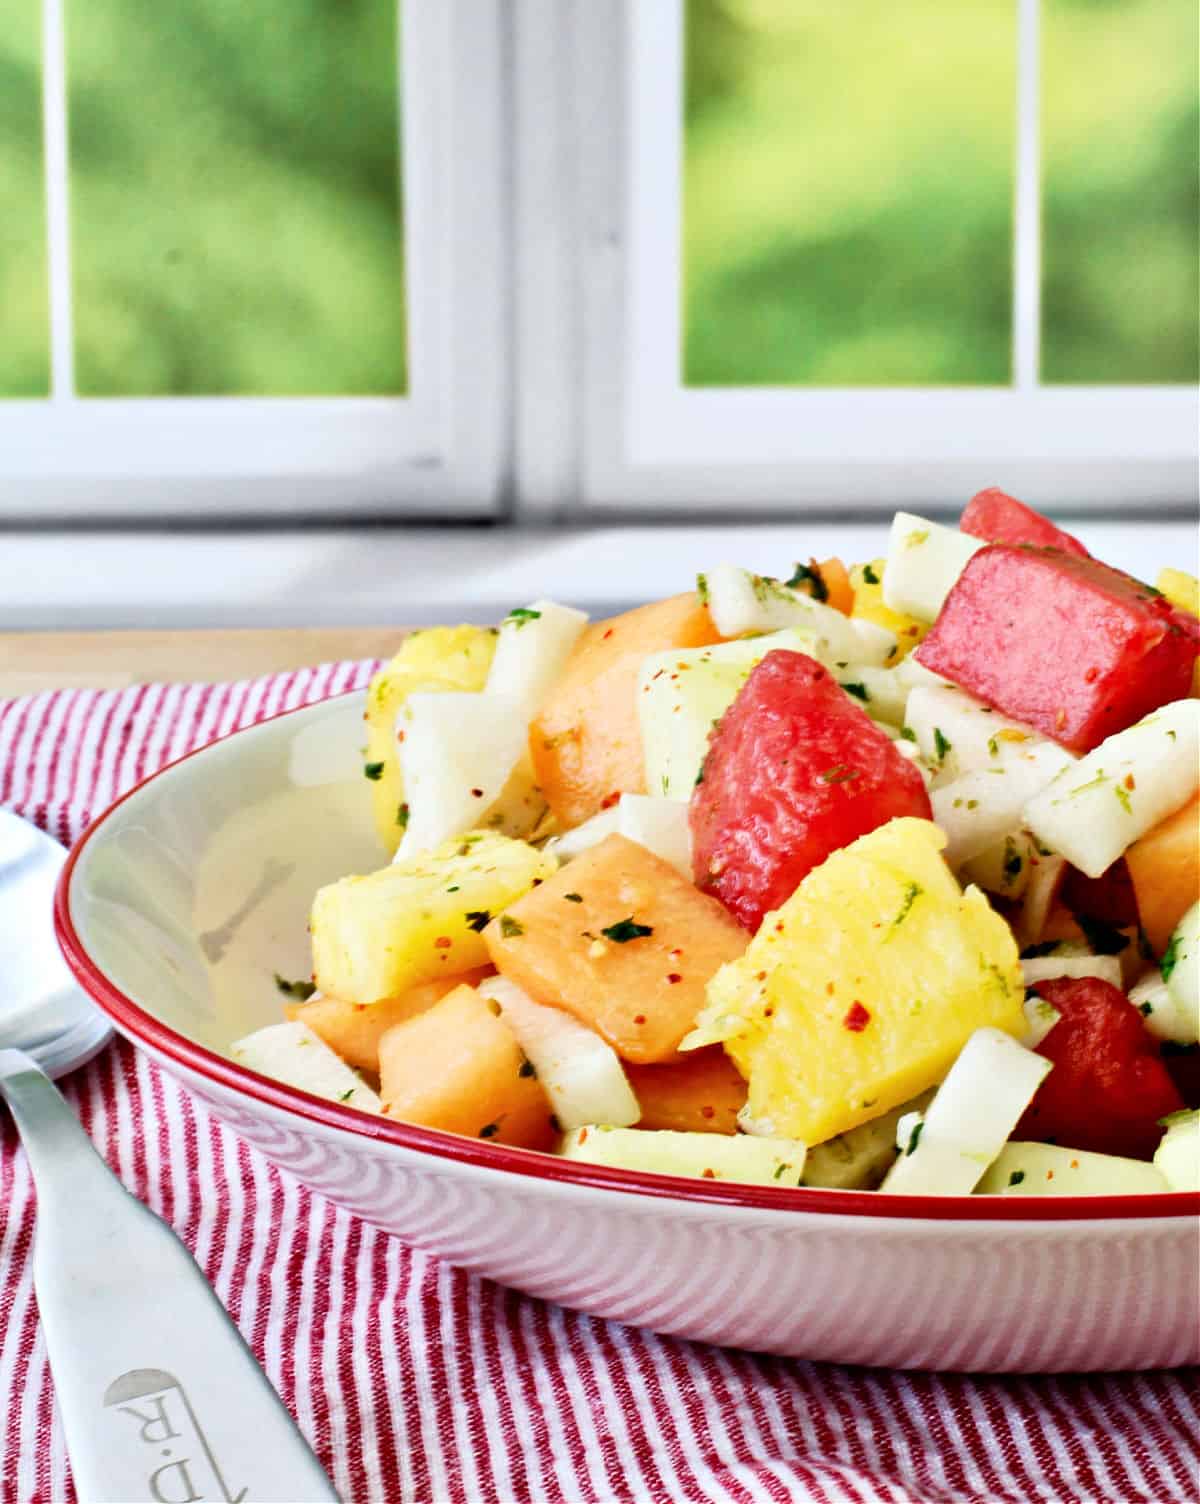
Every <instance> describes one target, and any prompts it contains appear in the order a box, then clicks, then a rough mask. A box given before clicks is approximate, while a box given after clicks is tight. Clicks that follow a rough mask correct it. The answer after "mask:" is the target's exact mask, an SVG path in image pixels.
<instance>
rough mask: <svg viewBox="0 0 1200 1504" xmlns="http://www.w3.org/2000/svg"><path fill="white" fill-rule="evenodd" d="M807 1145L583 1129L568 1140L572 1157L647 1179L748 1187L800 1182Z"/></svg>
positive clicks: (666, 1132)
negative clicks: (694, 1180) (655, 1177)
mask: <svg viewBox="0 0 1200 1504" xmlns="http://www.w3.org/2000/svg"><path fill="white" fill-rule="evenodd" d="M804 1152H805V1151H804V1145H803V1144H798V1143H795V1142H794V1141H792V1140H789V1139H772V1138H746V1137H744V1136H743V1135H741V1134H739V1135H736V1136H733V1137H730V1136H726V1135H723V1134H720V1133H675V1132H672V1131H670V1130H669V1129H664V1128H660V1129H655V1130H653V1131H652V1132H649V1133H647V1132H645V1131H643V1130H642V1129H639V1128H604V1127H602V1126H594V1127H587V1128H580V1129H579V1130H578V1131H577V1132H575V1133H570V1134H568V1135H567V1137H566V1138H565V1139H564V1140H563V1145H562V1153H563V1154H564V1155H565V1156H566V1158H567V1159H576V1160H581V1161H583V1162H584V1163H586V1164H592V1165H613V1166H615V1167H618V1168H620V1169H623V1170H637V1171H639V1172H640V1173H642V1174H648V1175H687V1176H692V1177H696V1178H699V1179H701V1180H735V1181H739V1182H740V1183H741V1184H743V1185H790V1186H797V1185H799V1184H800V1183H801V1177H802V1176H803V1173H804Z"/></svg>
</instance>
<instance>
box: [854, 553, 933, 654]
mask: <svg viewBox="0 0 1200 1504" xmlns="http://www.w3.org/2000/svg"><path fill="white" fill-rule="evenodd" d="M883 570H884V560H883V559H875V560H873V561H872V562H871V563H869V564H855V565H854V566H853V568H852V569H851V570H850V583H851V585H853V587H854V609H853V610H852V611H851V613H850V615H851V616H853V617H857V618H858V620H860V621H873V622H874V623H875V625H876V626H878V627H886V628H887V630H888V631H889V632H894V633H895V635H896V642H897V644H898V646H897V648H896V657H895V658H894V659H893V660H892V661H893V662H898V661H899V660H900V659H901V658H906V657H907V656H908V654H909V653H911V652H912V650H913V648H915V647H916V645H917V644H918V643H919V642H920V641H921V640H922V638H923V637H924V636H925V634H926V633H927V632H928V631H929V627H928V625H927V624H926V623H925V622H923V621H918V620H917V618H916V617H915V616H906V615H905V614H904V613H903V612H902V611H893V610H892V608H891V607H890V606H885V605H884V604H883Z"/></svg>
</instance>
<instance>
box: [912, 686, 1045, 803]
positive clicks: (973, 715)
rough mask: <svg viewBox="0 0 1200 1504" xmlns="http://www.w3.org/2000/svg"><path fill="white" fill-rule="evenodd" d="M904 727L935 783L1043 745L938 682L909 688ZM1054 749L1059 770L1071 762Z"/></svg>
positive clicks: (1017, 725) (1033, 733)
mask: <svg viewBox="0 0 1200 1504" xmlns="http://www.w3.org/2000/svg"><path fill="white" fill-rule="evenodd" d="M904 724H905V725H906V726H907V727H908V729H909V730H910V731H911V732H912V734H913V736H914V737H915V738H916V743H917V746H918V747H919V748H920V751H921V756H922V757H923V758H924V759H925V760H926V762H928V763H929V764H930V766H931V767H934V768H936V769H937V770H938V774H939V778H938V781H939V782H949V781H950V780H952V779H954V778H960V777H962V775H963V774H964V773H970V772H974V771H975V770H977V769H984V768H999V767H1003V766H1004V764H1005V763H1006V762H1008V761H1010V760H1012V759H1013V758H1014V757H1015V755H1016V754H1017V753H1018V752H1019V751H1022V750H1024V751H1028V750H1029V749H1030V748H1031V747H1033V746H1036V745H1039V744H1042V743H1044V741H1045V739H1044V738H1043V737H1041V736H1039V735H1038V733H1037V732H1036V731H1033V730H1031V729H1030V728H1029V727H1028V726H1022V725H1021V724H1020V722H1019V721H1013V720H1009V719H1008V717H1007V716H1002V715H999V714H997V712H996V711H994V710H992V709H991V708H990V706H987V705H984V704H983V702H982V701H981V700H977V699H975V697H974V696H973V695H968V694H964V692H963V691H962V690H961V689H954V688H952V687H950V686H948V685H941V684H924V685H920V684H919V685H917V686H916V687H915V688H914V689H912V690H910V692H909V696H908V702H907V704H906V705H905V708H904ZM1055 750H1056V753H1057V756H1058V759H1059V764H1058V765H1059V766H1065V765H1066V764H1067V763H1070V762H1071V761H1073V759H1072V757H1071V754H1070V753H1069V752H1064V751H1063V749H1062V748H1061V747H1059V748H1056V749H1055Z"/></svg>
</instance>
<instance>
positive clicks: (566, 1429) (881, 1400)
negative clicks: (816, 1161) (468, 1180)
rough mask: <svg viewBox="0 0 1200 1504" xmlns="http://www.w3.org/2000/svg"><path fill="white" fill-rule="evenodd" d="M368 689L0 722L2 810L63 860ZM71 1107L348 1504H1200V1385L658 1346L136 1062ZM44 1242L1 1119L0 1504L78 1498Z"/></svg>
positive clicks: (269, 691) (102, 700)
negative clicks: (476, 1261) (301, 1163)
mask: <svg viewBox="0 0 1200 1504" xmlns="http://www.w3.org/2000/svg"><path fill="white" fill-rule="evenodd" d="M373 667H374V665H373V664H370V663H342V664H334V665H325V666H323V667H320V668H315V669H306V670H302V671H301V672H299V673H294V674H282V675H275V676H273V677H271V678H266V679H258V680H254V681H248V682H243V683H238V684H226V685H219V686H194V685H193V686H181V685H173V686H163V685H144V686H140V687H136V688H131V689H126V690H121V691H119V692H118V691H106V692H100V691H85V690H80V691H69V690H68V691H58V692H54V693H46V694H41V695H34V696H29V697H26V698H24V699H20V700H12V701H7V702H0V804H3V805H5V806H7V807H8V808H10V809H13V810H16V811H17V812H18V813H20V814H22V815H25V816H27V817H29V818H30V819H33V820H36V821H37V823H38V824H39V825H41V826H42V827H44V828H45V829H46V830H49V831H50V832H51V833H52V834H53V835H55V836H56V837H58V839H59V840H61V841H64V842H67V841H70V840H72V839H73V838H74V837H75V836H76V835H78V834H79V832H80V831H81V830H82V829H83V827H84V825H85V824H86V823H87V821H88V819H89V818H90V817H91V816H92V815H94V814H95V813H97V812H98V811H99V810H101V809H102V808H103V807H104V806H105V805H106V804H107V803H108V802H109V801H110V800H111V799H113V798H114V797H115V796H116V795H117V794H118V793H120V792H121V791H122V790H123V789H126V788H128V787H129V786H130V785H131V784H133V783H135V782H136V781H137V780H138V779H140V778H142V777H144V776H145V775H146V774H147V773H149V772H151V771H153V769H155V768H156V767H158V766H160V765H161V764H163V763H165V762H167V761H169V760H170V759H172V758H174V757H178V756H180V755H181V754H182V753H184V752H186V751H188V750H189V749H191V748H193V747H196V746H199V745H201V744H202V743H204V742H207V741H210V740H212V739H213V738H214V737H217V736H220V735H222V734H224V733H225V732H228V731H231V730H233V729H234V728H235V727H239V726H245V725H248V724H250V723H251V722H254V721H258V720H262V719H264V718H265V717H267V716H270V715H272V714H274V713H276V712H278V711H280V710H285V709H289V708H291V707H293V706H296V705H301V704H305V703H309V702H312V701H315V700H319V699H322V698H323V697H325V696H327V695H331V694H336V693H338V692H340V691H342V690H346V689H351V688H355V687H357V686H359V685H362V684H365V683H366V681H367V679H368V678H369V676H370V673H371V670H372V668H373ZM65 1090H66V1093H67V1096H68V1098H69V1100H70V1101H71V1104H72V1106H73V1107H74V1108H75V1109H76V1110H77V1111H78V1113H79V1115H80V1117H81V1119H82V1120H83V1123H84V1125H85V1126H86V1128H87V1129H88V1131H89V1132H90V1133H91V1134H92V1136H93V1138H94V1140H95V1142H96V1144H97V1146H98V1147H99V1149H100V1151H101V1152H102V1153H103V1154H104V1155H105V1157H106V1158H107V1160H108V1162H109V1164H110V1165H111V1166H112V1167H113V1169H114V1170H115V1171H116V1172H117V1173H118V1174H119V1175H120V1177H121V1179H122V1180H123V1181H124V1182H125V1184H126V1185H127V1186H128V1187H129V1188H130V1189H131V1190H132V1191H133V1192H134V1193H135V1194H136V1195H137V1196H139V1197H141V1198H142V1200H144V1201H145V1202H146V1203H147V1204H148V1205H149V1206H150V1207H152V1208H153V1210H154V1211H156V1212H157V1213H159V1215H161V1216H163V1217H164V1218H165V1219H166V1220H167V1221H168V1222H170V1224H171V1225H172V1226H173V1227H174V1228H175V1230H176V1231H177V1232H178V1233H179V1234H180V1235H181V1236H182V1238H183V1240H184V1242H185V1243H186V1244H187V1245H188V1247H189V1248H190V1249H192V1250H193V1252H194V1253H195V1255H196V1257H197V1259H198V1260H199V1262H200V1264H201V1266H202V1267H203V1269H204V1270H205V1272H206V1273H207V1275H208V1277H209V1279H210V1280H211V1281H212V1283H213V1285H214V1286H215V1287H216V1290H217V1293H218V1294H219V1295H220V1297H221V1299H222V1301H224V1303H225V1305H226V1306H227V1307H228V1309H229V1310H230V1312H231V1313H232V1315H233V1317H234V1319H235V1320H236V1321H237V1323H238V1324H239V1326H240V1327H241V1329H242V1331H243V1332H244V1334H245V1336H246V1338H247V1340H248V1341H249V1343H250V1345H251V1346H252V1347H253V1349H254V1351H255V1353H256V1354H257V1355H258V1357H259V1359H260V1360H261V1361H262V1363H263V1365H264V1367H265V1368H266V1371H267V1373H268V1375H269V1376H270V1378H271V1382H272V1383H273V1384H274V1385H275V1386H276V1388H277V1389H278V1390H279V1391H280V1393H281V1394H282V1395H283V1397H284V1399H285V1400H286V1402H287V1404H288V1406H289V1407H290V1408H291V1410H292V1412H293V1413H294V1414H295V1416H296V1418H297V1420H298V1421H299V1423H300V1426H301V1428H302V1430H303V1431H304V1432H305V1434H306V1435H307V1436H308V1437H309V1438H310V1439H311V1440H312V1442H313V1444H314V1445H315V1447H316V1449H317V1451H318V1452H319V1454H320V1456H321V1458H322V1460H323V1462H324V1463H325V1465H326V1467H327V1468H328V1470H329V1472H330V1474H331V1476H332V1478H333V1480H334V1482H335V1484H336V1486H337V1488H338V1490H339V1492H340V1494H341V1496H342V1497H343V1498H344V1499H346V1500H347V1501H354V1504H358V1501H363V1500H386V1501H389V1504H392V1501H397V1500H404V1501H422V1504H426V1501H435V1500H436V1501H442V1500H452V1501H456V1504H457V1501H468V1500H470V1501H481V1504H483V1501H487V1504H510V1501H511V1504H517V1501H520V1504H524V1501H534V1500H572V1501H574V1500H581V1501H582V1500H586V1501H599V1500H616V1499H621V1500H625V1499H629V1500H654V1501H658V1500H687V1501H693V1500H721V1501H731V1504H750V1501H755V1504H757V1501H768V1500H771V1501H779V1504H788V1501H793V1500H819V1501H826V1500H829V1501H833V1500H839V1501H842V1500H844V1501H850V1504H862V1501H872V1504H874V1501H880V1504H882V1501H889V1504H903V1501H918V1500H919V1501H922V1504H934V1501H936V1504H941V1501H948V1500H993V1499H995V1500H1020V1501H1025V1500H1031V1501H1032V1500H1052V1501H1066V1500H1072V1501H1074V1500H1114V1501H1117V1500H1120V1501H1127V1500H1150V1501H1154V1504H1159V1501H1165V1500H1180V1501H1189V1504H1194V1501H1195V1500H1197V1499H1198V1498H1200V1403H1198V1394H1200V1390H1198V1386H1197V1385H1196V1382H1195V1379H1196V1375H1195V1374H1194V1373H1192V1374H1188V1373H1157V1374H1133V1375H1122V1376H1118V1377H1113V1378H1107V1377H1094V1376H1093V1377H1081V1378H1056V1379H1020V1378H997V1379H987V1378H984V1379H978V1378H976V1379H969V1378H958V1377H945V1378H942V1377H937V1376H934V1375H929V1374H899V1373H886V1372H870V1371H866V1370H858V1369H843V1368H835V1367H831V1366H825V1365H818V1364H810V1363H800V1362H791V1361H787V1360H785V1359H779V1358H770V1357H761V1356H754V1355H750V1354H746V1353H737V1352H727V1351H721V1350H719V1349H716V1348H709V1347H703V1346H700V1345H697V1344H693V1343H688V1342H682V1341H675V1340H673V1339H669V1338H662V1337H657V1336H655V1335H653V1334H652V1333H650V1332H645V1331H637V1330H633V1329H630V1328H626V1327H621V1326H618V1325H615V1324H613V1323H608V1322H604V1321H599V1320H594V1319H592V1318H589V1317H586V1316H580V1315H577V1314H575V1313H574V1312H570V1311H564V1310H560V1309H558V1308H556V1307H552V1306H547V1305H545V1304H543V1303H542V1302H540V1301H536V1300H530V1299H526V1298H525V1297H524V1296H521V1295H517V1294H514V1293H513V1292H512V1291H509V1290H505V1289H502V1288H500V1287H499V1286H497V1285H493V1284H490V1283H488V1282H487V1281H485V1280H481V1279H478V1278H475V1277H473V1276H470V1275H466V1274H463V1273H460V1272H459V1271H458V1270H456V1269H453V1268H451V1267H449V1266H448V1265H446V1264H443V1263H440V1262H439V1261H438V1260H436V1259H434V1258H431V1257H429V1256H427V1255H425V1254H423V1253H419V1252H414V1251H413V1250H411V1249H409V1248H406V1247H404V1246H403V1245H402V1244H400V1243H399V1242H397V1241H396V1240H395V1239H389V1238H387V1237H385V1236H383V1235H382V1234H380V1233H377V1232H375V1231H374V1230H373V1229H372V1228H370V1227H368V1226H366V1225H364V1224H363V1223H362V1222H360V1221H358V1220H357V1219H355V1218H353V1217H351V1216H349V1215H347V1214H346V1213H343V1212H341V1211H338V1210H335V1209H334V1208H333V1207H332V1206H330V1205H329V1204H328V1203H327V1202H325V1201H324V1200H322V1199H321V1197H319V1196H316V1195H313V1194H310V1193H309V1192H308V1191H306V1190H303V1189H302V1188H301V1187H300V1186H299V1185H298V1184H297V1183H296V1182H295V1181H294V1180H292V1179H291V1178H290V1177H288V1176H286V1175H282V1174H280V1173H279V1172H278V1171H277V1170H275V1169H273V1168H271V1166H270V1165H268V1164H267V1162H266V1161H265V1160H264V1159H262V1158H261V1157H260V1156H259V1155H258V1154H257V1153H256V1152H255V1151H254V1150H252V1149H249V1148H248V1147H247V1146H246V1145H245V1144H244V1143H242V1142H241V1141H240V1140H238V1139H237V1138H236V1137H235V1136H234V1135H233V1134H232V1133H230V1132H229V1131H227V1130H226V1129H224V1128H223V1127H221V1126H220V1125H219V1124H218V1123H216V1122H215V1121H214V1120H213V1119H212V1118H211V1117H210V1116H209V1114H208V1113H207V1111H206V1110H205V1109H204V1108H203V1107H201V1106H200V1105H199V1104H198V1103H197V1102H194V1101H193V1100H192V1099H191V1098H190V1097H189V1096H188V1095H187V1094H186V1092H184V1091H183V1090H182V1089H180V1088H179V1087H178V1086H176V1085H175V1084H174V1082H173V1081H172V1080H171V1078H170V1077H167V1076H164V1075H161V1074H160V1073H159V1072H158V1071H157V1070H156V1069H155V1068H154V1067H153V1066H152V1065H150V1064H149V1063H148V1061H146V1060H145V1059H144V1058H142V1057H141V1056H139V1055H138V1054H137V1053H136V1052H135V1051H134V1050H132V1049H131V1048H130V1047H129V1046H128V1045H125V1044H123V1043H122V1044H114V1045H112V1046H111V1047H110V1048H109V1049H107V1050H106V1051H104V1053H103V1054H101V1055H100V1056H99V1057H98V1058H97V1059H96V1060H95V1061H94V1062H93V1063H92V1064H91V1065H90V1066H88V1067H87V1068H85V1069H84V1070H81V1071H78V1072H76V1073H75V1074H74V1075H73V1076H72V1077H70V1078H69V1079H68V1080H67V1081H66V1082H65ZM33 1228H34V1200H33V1194H32V1189H31V1186H30V1179H29V1172H28V1169H27V1167H26V1163H25V1159H24V1156H23V1154H22V1152H21V1150H20V1148H19V1146H18V1143H17V1139H16V1134H15V1132H14V1130H13V1128H12V1125H11V1123H10V1121H9V1120H8V1119H7V1117H6V1116H5V1117H3V1118H0V1504H34V1501H36V1504H48V1501H51V1500H55V1501H57V1500H63V1499H69V1498H71V1496H72V1494H71V1483H70V1470H69V1467H68V1464H67V1458H66V1455H65V1451H64V1447H63V1439H62V1433H61V1430H60V1428H59V1426H58V1424H57V1420H56V1417H55V1411H54V1404H53V1386H52V1383H51V1379H50V1374H49V1371H48V1368H47V1364H46V1352H45V1347H44V1345H43V1343H42V1339H41V1336H40V1333H39V1330H38V1323H37V1312H36V1307H35V1303H34V1299H33V1292H32V1284H31V1279H30V1267H29V1259H30V1246H31V1240H32V1236H33Z"/></svg>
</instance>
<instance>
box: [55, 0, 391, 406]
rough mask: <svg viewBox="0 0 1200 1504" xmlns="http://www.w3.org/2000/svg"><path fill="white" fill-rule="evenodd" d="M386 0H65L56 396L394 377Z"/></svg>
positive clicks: (342, 390) (271, 387)
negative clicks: (67, 160) (63, 229)
mask: <svg viewBox="0 0 1200 1504" xmlns="http://www.w3.org/2000/svg"><path fill="white" fill-rule="evenodd" d="M396 17H397V3H396V0H157V3H155V4H149V5H148V4H146V3H145V0H70V3H69V13H68V29H67V67H68V89H69V98H70V133H71V136H70V146H71V252H72V260H73V269H74V292H75V302H74V316H75V341H76V356H75V360H76V386H77V389H78V390H79V391H80V392H81V393H84V394H87V395H95V396H157V395H164V396H165V395H263V396H292V395H357V394H379V393H397V392H403V391H404V390H405V388H406V366H405V328H404V296H403V273H402V255H401V228H400V227H401V219H400V189H399V181H400V164H399V127H398V120H397V108H398V106H397V99H398V85H397V78H398V67H397V37H396V26H397V19H396Z"/></svg>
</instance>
